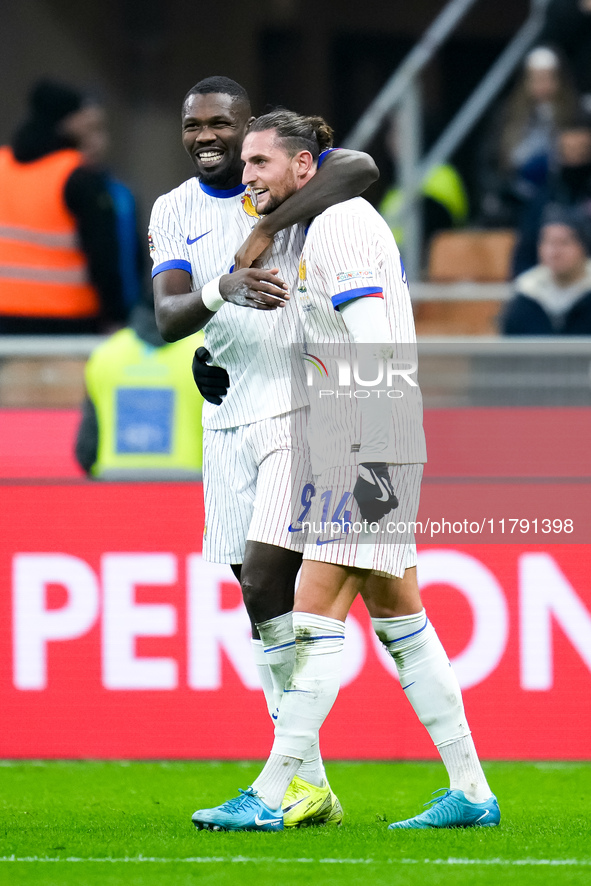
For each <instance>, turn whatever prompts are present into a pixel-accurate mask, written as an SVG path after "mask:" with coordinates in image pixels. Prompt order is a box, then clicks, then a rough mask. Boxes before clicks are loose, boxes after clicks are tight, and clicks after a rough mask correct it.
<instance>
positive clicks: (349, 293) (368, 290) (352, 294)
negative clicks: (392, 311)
mask: <svg viewBox="0 0 591 886" xmlns="http://www.w3.org/2000/svg"><path fill="white" fill-rule="evenodd" d="M364 295H373V296H376V297H377V298H383V297H384V293H383V291H382V288H381V287H380V286H363V287H362V288H360V289H347V290H346V291H345V292H337V294H336V295H333V296H331V299H330V300H331V302H332V306H333V308H334V309H335V311H338V309H339V305H343V304H345V302H348V301H353V300H354V299H356V298H363V296H364Z"/></svg>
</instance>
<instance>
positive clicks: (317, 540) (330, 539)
mask: <svg viewBox="0 0 591 886" xmlns="http://www.w3.org/2000/svg"><path fill="white" fill-rule="evenodd" d="M346 537H347V536H346V535H339V536H337V537H336V538H327V539H326V540H325V541H320V536H318V538H317V539H316V544H317V545H318V547H320V545H331V544H332V543H333V542H335V541H340V540H341V539H342V538H346Z"/></svg>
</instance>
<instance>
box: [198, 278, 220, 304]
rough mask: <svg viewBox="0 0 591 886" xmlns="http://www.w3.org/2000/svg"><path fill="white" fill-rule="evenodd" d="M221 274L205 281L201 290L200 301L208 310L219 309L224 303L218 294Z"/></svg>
mask: <svg viewBox="0 0 591 886" xmlns="http://www.w3.org/2000/svg"><path fill="white" fill-rule="evenodd" d="M221 277H222V275H221V274H220V276H219V277H216V278H215V279H214V280H210V281H209V283H206V284H205V286H204V287H203V289H202V290H201V301H202V302H203V304H204V305H205V307H206V308H207V310H208V311H213V312H214V313H215V312H216V311H219V309H220V308H221V306H222V305H223V304H224V299H223V298H222V296H221V295H220V280H221Z"/></svg>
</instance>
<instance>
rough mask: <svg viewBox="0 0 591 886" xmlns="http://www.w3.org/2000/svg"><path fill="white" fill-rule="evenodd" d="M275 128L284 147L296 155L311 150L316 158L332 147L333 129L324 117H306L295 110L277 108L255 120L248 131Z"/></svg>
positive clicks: (262, 130) (263, 130)
mask: <svg viewBox="0 0 591 886" xmlns="http://www.w3.org/2000/svg"><path fill="white" fill-rule="evenodd" d="M269 129H275V130H276V131H277V135H278V136H279V138H280V139H281V140H282V142H283V147H284V148H285V150H286V151H287V153H288V154H289V155H290V157H294V156H295V155H296V154H297V153H298V151H309V152H310V153H311V154H312V157H313V158H314V160H317V159H318V155H319V154H320V153H321V152H322V151H325V150H326V149H327V148H331V147H332V139H333V131H332V129H331V127H330V126H329V125H328V123H327V122H326V120H324V119H323V118H322V117H305V116H304V115H302V114H296V113H295V111H287V110H285V109H284V108H277V109H276V110H274V111H270V112H269V113H268V114H263V116H262V117H257V119H256V120H254V121H253V122H252V123H251V125H250V127H249V129H248V131H249V132H265V131H266V130H269Z"/></svg>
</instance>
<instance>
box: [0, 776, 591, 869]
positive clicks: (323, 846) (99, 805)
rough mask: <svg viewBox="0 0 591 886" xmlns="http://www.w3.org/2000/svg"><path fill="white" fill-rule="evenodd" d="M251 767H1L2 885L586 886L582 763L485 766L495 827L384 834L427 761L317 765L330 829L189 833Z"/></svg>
mask: <svg viewBox="0 0 591 886" xmlns="http://www.w3.org/2000/svg"><path fill="white" fill-rule="evenodd" d="M259 768H260V766H259V764H257V763H203V762H197V763H188V762H171V763H164V762H159V763H158V762H150V763H143V762H142V763H119V762H56V761H52V762H18V763H16V762H13V763H4V764H0V859H1V860H0V884H2V886H5V884H6V886H9V884H10V886H21V884H35V886H74V884H75V886H94V884H100V886H112V884H130V886H155V884H158V886H169V884H171V886H188V884H194V883H197V884H203V886H209V884H211V886H226V884H239V886H242V884H256V886H265V884H280V886H299V884H306V886H308V884H316V883H317V884H319V886H333V884H335V886H336V884H339V886H349V884H366V883H367V884H369V886H381V884H398V883H400V884H404V886H418V884H421V886H423V884H424V886H431V884H445V886H455V884H470V886H477V884H483V883H486V884H497V883H499V884H502V886H505V884H519V886H529V884H536V886H537V884H540V886H542V884H544V886H546V884H550V886H558V884H566V883H569V884H570V883H573V884H588V883H590V882H591V764H588V763H489V764H486V765H485V769H486V773H487V776H488V778H489V781H490V783H491V786H492V787H493V790H494V791H495V792H496V794H497V796H498V798H499V802H500V806H501V813H502V822H501V826H500V827H499V828H481V829H467V830H453V831H388V830H387V827H386V826H387V824H388V822H390V821H392V820H394V819H395V818H404V817H407V816H409V815H414V814H416V813H417V812H419V811H421V809H422V803H423V802H424V801H425V800H427V799H429V796H430V794H431V792H432V791H434V790H435V789H436V788H439V787H440V786H442V785H444V784H445V783H446V781H445V772H444V770H443V767H442V766H441V765H440V764H437V763H329V764H328V771H329V776H330V779H331V784H332V786H333V789H334V790H335V791H336V792H337V793H338V795H339V797H340V799H341V802H342V804H343V807H344V809H345V815H346V818H345V822H344V824H343V826H342V827H341V828H339V829H336V828H332V829H327V828H325V829H322V828H310V829H306V830H304V829H302V830H298V831H285V832H283V833H268V834H267V833H260V834H259V833H212V832H206V831H196V830H195V828H194V827H193V825H192V824H191V821H190V817H191V813H192V812H193V811H194V810H195V809H196V808H198V807H204V806H208V805H217V804H218V803H220V802H223V801H224V800H227V799H229V798H230V797H231V796H234V795H236V794H237V788H239V787H246V786H247V785H248V784H250V782H251V781H252V780H253V778H254V777H255V775H256V774H257V772H258V771H259Z"/></svg>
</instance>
